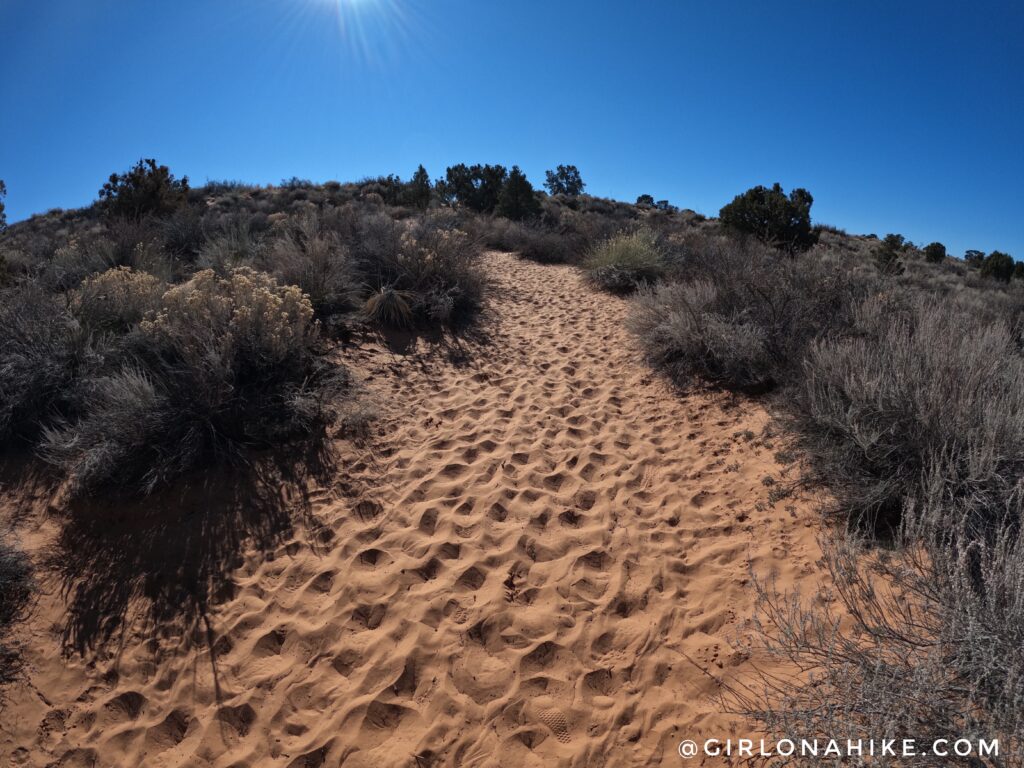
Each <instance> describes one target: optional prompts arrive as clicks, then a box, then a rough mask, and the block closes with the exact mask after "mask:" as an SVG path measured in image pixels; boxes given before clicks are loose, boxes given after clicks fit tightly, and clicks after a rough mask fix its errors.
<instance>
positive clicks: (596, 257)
mask: <svg viewBox="0 0 1024 768" xmlns="http://www.w3.org/2000/svg"><path fill="white" fill-rule="evenodd" d="M583 268H584V270H585V272H586V275H587V277H588V278H589V279H590V280H591V281H592V282H593V283H595V284H596V285H598V286H600V287H601V288H604V289H605V290H608V291H614V292H616V293H630V292H632V291H634V290H636V289H637V288H638V287H640V286H641V285H646V284H649V283H653V282H655V281H657V280H658V279H659V278H660V277H662V276H663V275H664V274H665V260H664V256H663V254H662V249H661V246H660V245H659V243H658V241H657V238H656V237H655V236H654V234H653V233H652V232H651V231H650V230H646V229H641V230H637V231H636V232H631V233H628V234H620V235H616V236H615V237H611V238H609V239H608V240H605V241H604V242H603V243H601V244H600V245H598V246H597V247H596V248H594V249H593V250H592V251H591V252H590V254H589V255H588V256H587V259H586V261H585V262H584V263H583Z"/></svg>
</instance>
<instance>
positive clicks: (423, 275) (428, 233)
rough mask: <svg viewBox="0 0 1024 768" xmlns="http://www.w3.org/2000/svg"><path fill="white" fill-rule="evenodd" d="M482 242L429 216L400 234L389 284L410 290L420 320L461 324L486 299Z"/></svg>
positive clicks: (413, 305)
mask: <svg viewBox="0 0 1024 768" xmlns="http://www.w3.org/2000/svg"><path fill="white" fill-rule="evenodd" d="M479 255H480V244H479V242H477V241H475V240H473V239H471V238H470V237H469V235H467V234H466V233H465V232H463V231H462V230H459V229H446V228H442V227H439V226H437V225H436V224H435V223H433V222H431V221H429V220H426V221H421V222H420V223H419V224H418V225H417V226H415V227H413V228H412V229H411V230H409V231H407V232H406V233H405V234H403V236H402V240H401V252H400V254H399V257H398V259H397V262H396V263H395V264H394V265H393V273H392V274H393V279H391V280H389V281H388V283H387V284H388V285H390V286H392V287H393V288H396V289H398V290H400V291H407V292H408V293H409V294H411V296H412V297H413V299H412V311H413V314H414V315H415V316H416V318H417V319H418V320H420V321H428V322H431V323H440V324H453V323H455V324H458V323H460V322H463V321H465V320H467V319H468V318H469V317H471V316H472V315H473V314H474V313H475V312H476V311H477V310H479V308H480V306H481V304H482V302H483V294H484V282H485V281H484V276H483V272H482V271H481V269H480V266H479V264H478V259H479Z"/></svg>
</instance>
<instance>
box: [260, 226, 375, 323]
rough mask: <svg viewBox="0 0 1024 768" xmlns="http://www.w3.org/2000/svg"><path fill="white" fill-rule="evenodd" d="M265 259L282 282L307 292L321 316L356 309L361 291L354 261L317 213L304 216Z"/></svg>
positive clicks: (270, 248)
mask: <svg viewBox="0 0 1024 768" xmlns="http://www.w3.org/2000/svg"><path fill="white" fill-rule="evenodd" d="M265 258H266V260H267V262H268V264H267V266H268V268H269V270H270V271H272V272H273V273H274V274H275V275H276V276H277V277H278V279H279V280H281V282H283V283H285V284H287V285H297V286H299V288H301V289H302V290H303V292H304V293H305V294H306V295H307V296H308V297H309V299H310V301H311V302H312V304H313V309H314V310H315V312H316V314H317V316H318V317H320V318H325V317H328V316H331V315H335V314H338V313H341V312H347V311H350V310H352V309H354V308H355V306H356V300H357V293H358V291H357V284H356V278H355V275H354V267H353V265H352V261H351V259H350V258H349V256H348V252H347V250H346V249H345V247H344V246H343V245H342V243H341V239H340V238H339V237H338V235H337V233H336V232H333V231H330V230H327V229H325V228H324V227H323V226H322V224H321V221H320V219H319V217H317V216H316V215H315V214H314V215H309V216H304V217H302V218H301V219H300V220H299V221H297V222H296V223H295V226H293V227H291V228H290V229H289V230H288V231H286V232H285V233H284V234H283V235H282V236H281V237H279V238H278V239H276V240H274V241H273V242H272V243H271V244H270V246H269V248H268V250H267V253H266V255H265Z"/></svg>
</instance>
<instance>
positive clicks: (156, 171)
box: [100, 158, 188, 221]
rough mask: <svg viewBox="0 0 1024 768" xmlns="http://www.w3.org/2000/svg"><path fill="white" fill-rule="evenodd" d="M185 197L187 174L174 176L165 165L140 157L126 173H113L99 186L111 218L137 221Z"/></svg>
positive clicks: (169, 209) (174, 205) (158, 213)
mask: <svg viewBox="0 0 1024 768" xmlns="http://www.w3.org/2000/svg"><path fill="white" fill-rule="evenodd" d="M187 200H188V176H182V177H181V178H180V179H175V178H174V175H173V174H172V173H171V171H170V169H169V168H168V167H167V166H166V165H157V163H156V160H153V159H152V158H149V159H146V160H139V162H138V163H136V164H135V165H134V166H132V167H131V168H130V169H129V170H128V171H127V172H126V173H112V174H111V175H110V179H109V180H108V181H107V183H106V184H104V185H103V189H101V190H100V205H101V206H102V208H103V210H104V212H105V213H106V214H107V215H108V216H111V217H113V218H126V219H132V220H134V221H138V220H139V219H142V218H144V217H146V216H150V215H153V216H163V215H166V214H168V213H171V212H172V211H173V210H174V209H176V208H178V207H180V206H182V205H184V204H185V203H186V202H187Z"/></svg>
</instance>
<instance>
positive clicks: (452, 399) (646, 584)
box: [0, 254, 821, 768]
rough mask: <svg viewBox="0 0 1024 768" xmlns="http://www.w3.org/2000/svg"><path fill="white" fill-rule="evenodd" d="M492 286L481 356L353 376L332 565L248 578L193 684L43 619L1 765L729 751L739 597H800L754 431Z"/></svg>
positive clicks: (493, 266) (564, 297) (404, 362)
mask: <svg viewBox="0 0 1024 768" xmlns="http://www.w3.org/2000/svg"><path fill="white" fill-rule="evenodd" d="M487 266H488V270H489V272H490V274H491V277H492V278H493V280H494V283H495V286H494V291H493V293H494V296H495V299H494V301H493V304H492V306H491V308H490V311H489V320H488V322H487V323H486V324H485V325H486V329H487V333H488V335H489V343H488V344H486V345H481V346H470V347H468V348H467V349H466V350H465V355H464V356H461V357H460V356H458V355H452V354H449V353H450V352H451V351H452V350H450V349H449V350H447V352H445V351H441V350H434V351H433V352H432V353H426V352H423V350H420V351H419V352H417V353H415V354H405V355H397V354H393V353H390V352H388V351H386V350H384V349H364V350H362V351H361V352H360V353H358V355H357V356H356V362H355V364H354V365H355V367H356V368H357V369H358V370H360V371H361V372H362V373H363V374H364V376H366V377H367V380H368V387H369V388H370V389H371V390H372V391H373V392H374V393H375V396H376V398H377V400H378V401H379V403H380V407H381V410H382V413H383V416H382V422H381V433H382V436H381V437H380V438H378V439H377V440H376V441H375V443H374V446H373V447H372V448H368V449H365V453H364V455H355V456H354V457H353V459H352V461H353V462H354V464H353V466H354V469H353V470H352V471H353V472H354V474H355V478H356V480H357V481H358V483H359V485H360V486H361V487H364V488H366V489H368V491H367V493H366V494H362V495H360V496H359V497H357V498H349V497H345V496H341V495H338V494H334V493H332V492H331V489H329V488H327V489H323V491H322V492H321V493H320V495H319V496H318V500H319V501H318V509H317V515H318V516H319V518H320V519H321V520H323V521H325V522H326V523H327V525H328V526H329V530H330V532H331V534H333V535H331V536H330V537H329V540H330V544H329V546H322V547H319V548H313V547H310V546H309V545H308V544H307V543H306V541H307V539H308V538H309V537H308V536H305V535H301V534H300V535H298V536H297V537H296V538H295V540H294V541H291V542H287V543H285V544H283V545H282V546H281V548H280V549H279V551H278V552H276V553H274V556H272V557H271V558H269V559H268V558H262V557H258V556H257V555H256V553H253V555H252V556H251V557H250V558H249V559H248V564H247V565H245V566H243V567H242V568H241V569H240V570H239V571H238V572H237V574H236V578H235V580H236V589H235V593H234V597H233V598H232V599H230V600H229V601H227V602H225V603H223V604H222V605H221V606H220V607H219V608H218V609H217V610H216V613H215V616H214V631H215V633H216V635H217V637H218V639H217V641H216V642H215V643H214V646H213V647H214V649H215V651H216V663H215V665H212V664H211V660H210V658H209V651H207V650H197V651H194V652H191V653H190V654H187V655H182V656H179V657H176V658H172V659H168V660H163V661H162V662H161V663H160V664H159V665H155V664H154V663H153V662H152V661H151V659H150V656H149V655H148V650H147V646H146V644H145V643H144V642H143V639H142V638H139V637H135V636H132V637H131V638H130V639H129V640H128V641H126V645H125V647H124V648H123V649H122V650H121V652H120V658H119V659H115V658H114V657H113V655H111V654H109V653H108V654H106V655H104V656H103V657H102V658H99V659H97V660H90V661H89V662H85V661H82V660H81V659H80V658H77V657H76V658H72V659H70V660H68V661H67V662H64V661H62V660H61V659H60V658H59V655H58V646H57V644H56V639H55V638H56V634H55V633H54V632H52V631H50V630H49V627H50V625H52V624H55V623H59V621H60V615H59V601H55V602H54V606H55V607H53V608H52V609H51V610H49V615H47V609H46V606H45V605H43V606H41V608H40V611H39V612H37V615H36V616H35V617H34V618H33V620H32V622H31V625H30V627H29V629H28V630H26V631H28V632H30V633H31V637H32V640H31V643H32V644H33V651H32V654H31V658H30V660H29V661H30V668H29V675H28V676H29V680H28V682H27V683H26V684H24V685H21V686H19V687H18V688H17V689H16V690H15V691H13V692H12V696H11V699H10V702H9V704H8V706H7V708H6V710H5V711H4V713H3V715H2V717H0V764H3V765H6V764H8V763H10V764H12V765H30V766H44V765H47V764H51V763H52V764H55V765H61V766H93V765H95V766H161V767H163V766H167V767H171V766H175V767H178V766H182V767H183V766H216V767H217V768H229V767H231V768H242V766H252V767H255V766H281V767H282V768H283V767H285V766H288V767H290V768H319V767H320V766H330V767H331V768H334V766H339V765H344V766H346V767H347V768H356V767H363V766H374V767H376V768H383V767H384V766H434V765H444V766H481V767H483V766H499V765H500V766H506V767H512V766H556V765H557V766H591V767H593V766H662V765H665V766H678V765H681V764H684V763H683V761H682V760H681V759H680V758H679V757H678V755H677V754H676V745H677V743H678V741H679V740H680V739H682V738H685V737H690V738H700V737H705V738H706V737H709V736H717V737H723V738H724V737H726V736H728V735H729V733H731V732H739V733H740V734H742V735H747V734H746V733H744V731H743V726H739V727H738V731H736V730H734V729H733V726H732V724H731V723H730V720H729V718H727V717H725V716H723V715H722V714H721V713H720V711H719V710H720V706H719V703H718V701H717V700H716V699H715V695H716V690H717V686H716V684H715V680H714V678H720V679H726V680H730V681H735V680H745V679H750V675H751V671H752V663H753V661H752V659H751V655H750V653H749V652H748V650H747V649H746V648H745V647H744V645H743V643H742V638H743V636H744V624H745V622H746V621H747V620H748V619H749V617H750V615H751V611H752V605H753V596H752V589H751V586H750V582H749V574H748V569H749V568H750V567H751V566H752V567H753V568H754V570H755V571H757V572H759V573H769V572H771V571H776V572H777V573H778V578H779V582H780V583H781V584H782V585H794V584H796V585H799V584H804V585H805V586H807V587H808V588H809V587H810V585H811V584H813V583H814V581H815V580H817V579H819V578H820V577H821V574H820V571H819V570H818V568H817V566H816V565H815V563H816V561H817V559H818V557H819V556H820V553H819V551H818V549H817V547H816V544H815V528H814V525H813V515H812V513H811V511H810V510H809V509H808V508H806V507H805V506H800V505H797V506H796V507H794V506H787V505H788V504H789V502H787V501H782V502H779V503H777V504H775V505H772V504H769V502H768V493H769V488H768V487H766V485H765V484H764V483H763V482H762V480H763V479H764V478H765V477H766V476H769V475H774V476H778V474H779V471H780V469H779V467H778V466H777V465H776V464H775V462H774V460H773V458H772V453H773V448H772V447H770V446H768V445H766V444H765V442H764V441H763V440H762V439H761V434H762V431H763V428H764V426H765V424H766V417H765V415H764V414H763V413H762V412H761V411H760V410H759V409H758V408H757V407H756V406H754V405H752V404H750V403H749V402H744V401H732V400H730V399H729V398H726V397H724V396H721V397H711V396H707V395H688V396H684V397H681V396H680V395H679V394H678V393H675V392H673V391H671V390H670V388H669V387H668V386H667V385H666V384H665V383H664V382H663V381H661V380H660V379H659V378H658V377H657V376H654V375H652V374H651V373H650V371H649V369H648V367H647V366H646V365H645V364H644V362H643V360H642V358H641V356H640V354H639V352H638V350H637V346H636V343H635V342H634V340H632V339H631V338H630V337H629V336H628V335H627V334H626V332H625V331H624V330H623V327H622V319H623V316H624V313H625V305H624V302H622V301H621V300H619V299H616V298H612V297H609V296H606V295H602V294H598V293H596V292H594V291H592V290H590V289H589V288H587V287H585V286H583V285H582V284H581V280H580V277H579V276H578V274H577V273H576V272H574V271H573V270H571V269H570V268H567V267H559V266H539V265H534V264H530V263H527V262H520V261H518V260H516V259H515V258H514V257H512V256H508V255H501V254H491V255H489V256H487ZM421 352H422V354H421ZM453 357H454V359H452V358H453ZM357 453H358V452H357ZM40 613H42V614H43V615H39V614H40ZM695 664H696V665H697V666H695ZM698 666H699V667H701V668H703V669H705V670H706V671H707V673H708V674H705V673H703V672H701V670H700V669H698ZM115 668H116V671H115ZM213 669H216V671H217V679H216V686H217V688H216V689H215V686H214V684H215V681H214V676H213V672H212V670H213ZM217 689H219V700H218V695H217Z"/></svg>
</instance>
